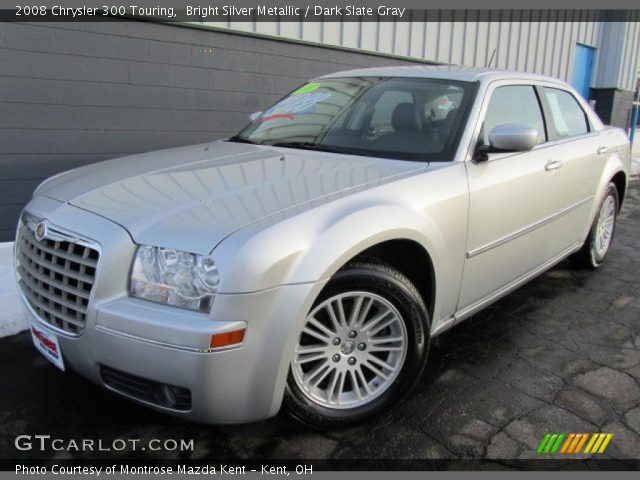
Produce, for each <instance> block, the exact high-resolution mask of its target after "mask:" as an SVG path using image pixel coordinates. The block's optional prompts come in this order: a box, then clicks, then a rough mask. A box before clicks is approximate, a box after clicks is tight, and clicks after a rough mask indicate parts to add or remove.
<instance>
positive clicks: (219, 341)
mask: <svg viewBox="0 0 640 480" xmlns="http://www.w3.org/2000/svg"><path fill="white" fill-rule="evenodd" d="M244 330H245V329H244V328H243V329H241V330H232V331H231V332H224V333H216V334H214V335H211V343H210V344H209V346H210V347H211V348H224V347H231V346H233V345H239V344H241V343H242V341H243V340H244Z"/></svg>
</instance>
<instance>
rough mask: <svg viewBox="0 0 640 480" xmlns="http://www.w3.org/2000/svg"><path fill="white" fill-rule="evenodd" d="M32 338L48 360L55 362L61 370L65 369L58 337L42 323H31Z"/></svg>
mask: <svg viewBox="0 0 640 480" xmlns="http://www.w3.org/2000/svg"><path fill="white" fill-rule="evenodd" d="M31 338H32V340H33V344H34V345H35V346H36V348H37V349H38V350H39V351H40V353H42V355H44V356H45V357H46V358H47V360H49V361H50V362H51V363H53V364H54V365H55V366H56V367H58V368H59V369H60V370H63V371H64V361H63V360H62V351H61V350H60V344H59V343H58V337H57V336H56V334H55V333H52V332H50V331H48V330H46V329H44V328H42V327H41V326H40V325H36V324H33V323H32V324H31Z"/></svg>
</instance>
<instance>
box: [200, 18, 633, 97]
mask: <svg viewBox="0 0 640 480" xmlns="http://www.w3.org/2000/svg"><path fill="white" fill-rule="evenodd" d="M455 15H456V17H455V19H454V20H455V21H451V19H450V17H449V13H448V12H438V11H432V12H427V13H426V14H424V15H423V14H420V15H419V16H415V17H412V18H411V20H412V21H411V22H371V21H367V22H345V23H339V22H325V23H319V22H318V23H303V22H273V23H264V22H204V23H203V24H202V25H204V26H209V27H214V28H224V29H232V30H240V31H248V32H252V33H257V34H262V35H274V36H281V37H285V38H292V39H296V40H303V41H307V42H312V43H319V44H326V45H337V46H341V47H348V48H354V49H362V50H366V51H373V52H380V53H387V54H393V55H400V56H406V57H411V58H415V59H420V60H429V61H436V62H444V63H454V64H458V65H466V66H481V67H484V66H487V64H488V62H489V60H490V59H491V58H492V56H493V59H492V63H491V66H492V67H497V68H507V69H513V70H524V71H528V72H533V73H541V74H544V75H551V76H554V77H558V78H561V79H563V80H566V81H570V80H571V76H572V73H573V72H572V67H573V55H574V48H575V44H576V43H582V44H585V45H589V46H591V47H595V48H596V49H597V50H596V64H595V66H594V71H595V72H597V74H595V75H594V83H593V85H592V86H593V87H594V88H612V87H614V88H620V89H625V90H633V87H634V85H635V77H634V74H635V71H636V70H637V68H638V57H639V55H640V36H639V35H640V23H639V22H640V13H639V12H635V13H633V14H632V16H631V17H630V18H629V20H630V22H626V23H620V22H601V21H600V19H599V18H597V14H596V12H595V11H527V10H522V11H495V12H491V14H490V15H491V16H490V17H489V18H488V21H474V15H476V14H475V13H474V12H465V11H459V12H456V13H455ZM603 42H604V45H602V43H603ZM494 52H495V53H494Z"/></svg>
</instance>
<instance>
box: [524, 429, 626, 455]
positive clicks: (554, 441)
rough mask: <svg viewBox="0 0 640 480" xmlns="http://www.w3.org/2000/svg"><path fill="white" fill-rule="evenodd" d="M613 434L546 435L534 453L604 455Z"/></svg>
mask: <svg viewBox="0 0 640 480" xmlns="http://www.w3.org/2000/svg"><path fill="white" fill-rule="evenodd" d="M612 438H613V433H568V434H567V433H547V434H546V435H545V436H544V438H543V439H542V441H541V442H540V445H538V449H537V450H536V452H537V453H538V454H554V453H563V454H576V453H590V454H596V453H604V451H605V450H606V448H607V446H608V445H609V442H610V441H611V439H612Z"/></svg>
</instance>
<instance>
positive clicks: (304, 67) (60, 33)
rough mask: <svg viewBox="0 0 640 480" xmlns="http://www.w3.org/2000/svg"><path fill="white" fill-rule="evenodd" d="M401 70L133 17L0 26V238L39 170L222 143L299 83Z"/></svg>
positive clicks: (380, 59) (352, 55)
mask: <svg viewBox="0 0 640 480" xmlns="http://www.w3.org/2000/svg"><path fill="white" fill-rule="evenodd" d="M409 63H410V62H406V61H402V60H398V59H393V58H388V57H384V56H378V55H369V54H364V53H359V52H350V51H344V50H338V49H329V48H322V47H316V46H311V45H304V44H298V43H292V42H284V41H279V40H271V39H265V38H258V37H252V36H245V35H240V34H236V33H227V32H220V31H213V30H204V29H195V28H186V27H181V26H177V25H165V24H154V23H149V22H139V21H119V22H105V23H25V24H18V23H0V242H1V241H9V240H12V239H13V237H14V232H15V225H16V222H17V218H18V215H19V212H20V211H21V209H22V208H23V206H24V204H25V203H26V202H28V201H29V198H30V197H31V194H32V192H33V189H34V188H35V187H36V186H37V185H38V184H39V183H40V182H41V181H42V180H43V179H45V178H46V177H48V176H50V175H53V174H55V173H58V172H61V171H64V170H68V169H70V168H74V167H77V166H80V165H85V164H88V163H92V162H97V161H100V160H105V159H108V158H114V157H118V156H123V155H127V154H132V153H138V152H144V151H151V150H156V149H162V148H168V147H173V146H180V145H189V144H195V143H201V142H205V141H208V140H211V139H214V138H224V137H228V136H229V135H232V134H233V133H235V132H236V131H238V130H239V129H240V128H241V127H242V126H243V125H244V124H245V123H246V121H247V117H248V114H250V113H251V112H254V111H256V110H262V109H264V108H265V107H267V106H268V105H270V104H271V103H273V102H274V101H276V100H277V99H278V98H280V97H281V96H282V95H284V94H286V93H287V92H288V91H290V90H292V89H293V88H294V87H296V86H297V85H299V84H301V83H303V82H304V81H306V80H308V79H309V78H312V77H315V76H318V75H322V74H325V73H330V72H333V71H338V70H346V69H349V68H355V67H361V66H380V65H397V64H409Z"/></svg>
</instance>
